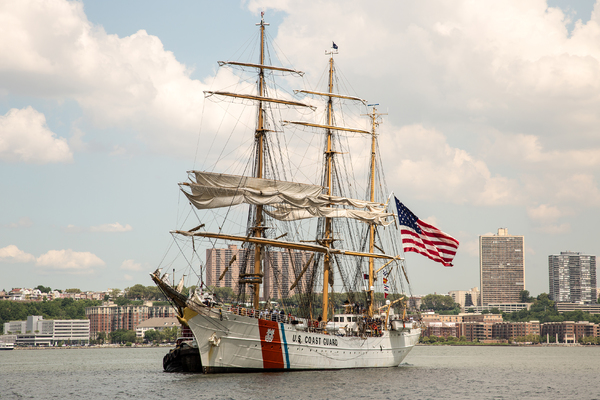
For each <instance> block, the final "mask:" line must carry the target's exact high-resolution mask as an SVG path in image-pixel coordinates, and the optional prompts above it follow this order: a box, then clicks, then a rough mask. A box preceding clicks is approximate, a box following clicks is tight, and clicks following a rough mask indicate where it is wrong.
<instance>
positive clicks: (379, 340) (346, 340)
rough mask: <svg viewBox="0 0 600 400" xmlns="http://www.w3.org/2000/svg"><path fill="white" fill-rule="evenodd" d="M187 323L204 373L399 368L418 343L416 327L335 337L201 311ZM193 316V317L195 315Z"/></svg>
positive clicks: (227, 314)
mask: <svg viewBox="0 0 600 400" xmlns="http://www.w3.org/2000/svg"><path fill="white" fill-rule="evenodd" d="M199 312H200V313H199V314H197V315H194V316H193V317H191V318H189V319H188V320H187V323H188V325H189V327H190V328H191V329H192V331H193V332H194V336H195V338H196V341H197V343H198V348H199V350H200V358H201V361H202V368H203V371H204V372H205V373H211V372H224V371H236V370H237V371H243V370H310V369H343V368H372V367H394V366H398V365H399V364H400V363H401V362H402V360H403V359H404V358H405V357H406V355H407V354H408V352H409V351H410V350H411V349H412V348H413V346H414V345H415V344H416V343H417V342H418V340H419V336H420V334H421V329H420V328H418V327H417V326H416V325H415V326H412V325H411V326H410V327H408V326H407V327H406V328H402V327H401V328H400V329H395V330H386V331H384V332H383V333H382V335H381V336H378V337H366V338H362V337H359V336H337V335H331V334H325V333H318V332H308V331H303V330H297V329H296V325H293V324H289V323H284V322H277V321H270V320H265V319H259V318H253V317H248V316H241V315H237V314H234V313H232V312H230V311H221V310H219V309H215V308H208V307H204V308H202V309H201V310H199ZM194 314H195V312H194Z"/></svg>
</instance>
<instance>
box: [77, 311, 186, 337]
mask: <svg viewBox="0 0 600 400" xmlns="http://www.w3.org/2000/svg"><path fill="white" fill-rule="evenodd" d="M85 316H86V318H87V319H89V321H90V334H91V335H92V336H94V337H95V335H96V334H97V333H98V332H105V333H110V332H113V331H116V330H118V329H125V330H135V329H136V328H137V326H138V325H139V324H141V323H142V322H144V321H146V320H148V319H150V318H157V317H158V318H167V317H175V310H173V308H172V307H171V306H151V305H143V306H118V305H116V304H113V303H106V304H105V305H102V306H96V307H87V308H86V309H85Z"/></svg>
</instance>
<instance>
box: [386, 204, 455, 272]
mask: <svg viewBox="0 0 600 400" xmlns="http://www.w3.org/2000/svg"><path fill="white" fill-rule="evenodd" d="M394 198H395V197H394ZM395 199H396V208H397V210H398V221H399V222H400V225H401V226H400V235H401V237H402V247H403V248H404V252H410V251H412V252H415V253H419V254H421V255H424V256H425V257H428V258H430V259H432V260H433V261H436V262H439V263H442V264H444V265H445V266H446V267H451V266H452V259H454V255H455V254H456V250H457V249H458V240H456V239H454V238H453V237H452V236H450V235H448V234H447V233H444V232H442V231H440V230H439V229H438V228H436V227H435V226H433V225H429V224H428V223H426V222H423V221H421V220H420V219H419V218H418V217H417V216H416V215H415V214H413V213H412V211H410V210H409V209H408V208H406V206H405V205H404V204H402V203H400V201H399V200H398V199H397V198H395Z"/></svg>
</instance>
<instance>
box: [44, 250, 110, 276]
mask: <svg viewBox="0 0 600 400" xmlns="http://www.w3.org/2000/svg"><path fill="white" fill-rule="evenodd" d="M35 265H36V266H37V267H41V268H43V269H48V270H53V271H55V272H66V273H74V274H90V273H93V272H94V270H93V268H94V267H102V266H104V265H105V262H104V261H102V260H101V259H100V258H99V257H98V256H96V255H95V254H92V253H90V252H87V251H84V252H76V251H73V250H71V249H67V250H50V251H48V252H47V253H45V254H42V255H41V256H39V257H38V258H37V260H36V264H35Z"/></svg>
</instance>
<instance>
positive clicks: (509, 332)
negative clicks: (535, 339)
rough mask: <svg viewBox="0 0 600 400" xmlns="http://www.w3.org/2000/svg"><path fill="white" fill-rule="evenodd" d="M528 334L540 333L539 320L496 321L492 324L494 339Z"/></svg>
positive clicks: (512, 337) (536, 334)
mask: <svg viewBox="0 0 600 400" xmlns="http://www.w3.org/2000/svg"><path fill="white" fill-rule="evenodd" d="M528 335H535V336H538V335H540V321H529V322H508V321H504V322H496V323H494V325H493V326H492V336H493V337H494V338H495V339H506V340H508V339H514V338H518V337H523V336H528Z"/></svg>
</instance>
